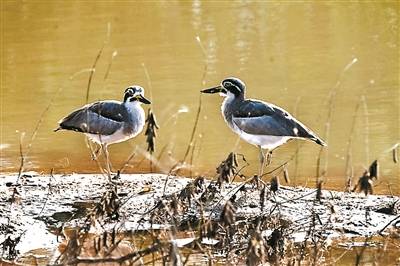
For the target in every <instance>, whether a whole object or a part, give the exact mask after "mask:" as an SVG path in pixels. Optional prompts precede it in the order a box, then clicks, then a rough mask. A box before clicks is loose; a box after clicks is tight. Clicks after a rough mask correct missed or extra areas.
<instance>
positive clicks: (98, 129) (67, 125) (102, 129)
mask: <svg viewBox="0 0 400 266" xmlns="http://www.w3.org/2000/svg"><path fill="white" fill-rule="evenodd" d="M142 103H143V104H151V102H150V101H149V100H148V99H146V98H145V97H144V89H143V88H142V87H141V86H138V85H133V86H129V87H127V88H126V89H125V92H124V99H123V101H122V102H120V101H116V100H106V101H97V102H94V103H90V104H87V105H84V106H83V107H81V108H79V109H77V110H75V111H73V112H72V113H70V114H69V115H67V116H66V117H64V118H62V119H61V120H60V121H59V122H58V125H59V126H58V128H57V129H55V130H54V131H59V130H72V131H76V132H81V133H83V134H85V135H86V136H87V137H88V138H89V139H90V140H91V141H93V142H95V143H97V144H99V145H100V147H101V148H103V150H104V153H105V157H106V161H107V171H108V177H109V178H110V179H111V174H110V173H111V171H110V165H109V162H110V161H109V153H108V145H110V144H114V143H119V142H123V141H126V140H128V139H131V138H133V137H135V136H137V135H138V134H139V133H140V132H141V131H142V130H143V127H144V125H145V113H144V110H143V108H142V106H141V104H142Z"/></svg>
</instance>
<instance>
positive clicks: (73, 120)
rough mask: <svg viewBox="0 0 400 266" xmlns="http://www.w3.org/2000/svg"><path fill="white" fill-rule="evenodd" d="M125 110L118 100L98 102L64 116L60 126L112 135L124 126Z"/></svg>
mask: <svg viewBox="0 0 400 266" xmlns="http://www.w3.org/2000/svg"><path fill="white" fill-rule="evenodd" d="M125 112H126V110H124V109H123V106H121V104H119V103H117V102H115V103H114V102H96V103H93V104H90V105H86V106H84V107H82V108H80V109H78V110H76V111H74V112H72V113H71V114H69V115H68V116H67V117H65V118H63V119H62V121H61V122H60V127H61V128H62V129H69V130H75V131H79V132H83V133H91V134H102V135H111V134H113V133H115V132H116V131H117V130H118V129H120V128H121V127H122V125H123V123H122V118H123V115H124V114H125Z"/></svg>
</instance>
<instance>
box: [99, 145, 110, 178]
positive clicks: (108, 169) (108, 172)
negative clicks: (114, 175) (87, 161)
mask: <svg viewBox="0 0 400 266" xmlns="http://www.w3.org/2000/svg"><path fill="white" fill-rule="evenodd" d="M101 146H102V148H103V150H104V155H105V157H106V167H107V175H108V180H109V181H110V182H112V180H111V169H110V157H109V153H108V147H107V144H102V145H101Z"/></svg>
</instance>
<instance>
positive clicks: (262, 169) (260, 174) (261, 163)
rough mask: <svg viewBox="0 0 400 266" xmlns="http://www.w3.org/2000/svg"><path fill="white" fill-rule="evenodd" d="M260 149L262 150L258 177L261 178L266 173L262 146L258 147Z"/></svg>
mask: <svg viewBox="0 0 400 266" xmlns="http://www.w3.org/2000/svg"><path fill="white" fill-rule="evenodd" d="M258 148H259V149H260V169H259V171H258V176H259V177H260V178H261V176H262V174H263V171H264V163H265V154H264V151H263V149H262V148H261V146H258Z"/></svg>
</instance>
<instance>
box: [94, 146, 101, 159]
mask: <svg viewBox="0 0 400 266" xmlns="http://www.w3.org/2000/svg"><path fill="white" fill-rule="evenodd" d="M95 145H96V144H95ZM96 147H97V149H96V150H95V151H94V153H93V155H92V160H97V158H99V156H100V154H101V150H102V146H101V145H96Z"/></svg>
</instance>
